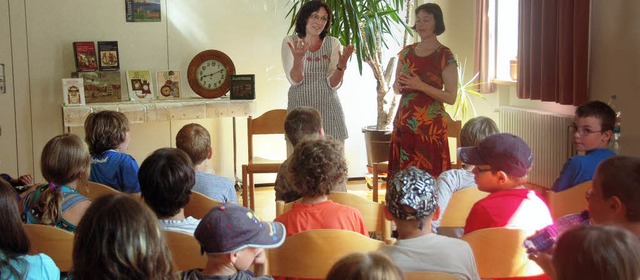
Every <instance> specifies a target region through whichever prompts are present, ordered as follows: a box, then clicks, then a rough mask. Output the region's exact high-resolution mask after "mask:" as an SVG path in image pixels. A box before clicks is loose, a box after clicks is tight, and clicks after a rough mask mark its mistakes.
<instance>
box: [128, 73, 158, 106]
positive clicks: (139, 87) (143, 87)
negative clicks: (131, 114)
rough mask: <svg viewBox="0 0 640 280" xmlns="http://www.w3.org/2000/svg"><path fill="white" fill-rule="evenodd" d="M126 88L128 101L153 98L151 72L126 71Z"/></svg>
mask: <svg viewBox="0 0 640 280" xmlns="http://www.w3.org/2000/svg"><path fill="white" fill-rule="evenodd" d="M127 86H128V88H129V99H131V100H151V99H154V98H155V96H154V95H153V90H152V83H151V71H149V70H129V71H127Z"/></svg>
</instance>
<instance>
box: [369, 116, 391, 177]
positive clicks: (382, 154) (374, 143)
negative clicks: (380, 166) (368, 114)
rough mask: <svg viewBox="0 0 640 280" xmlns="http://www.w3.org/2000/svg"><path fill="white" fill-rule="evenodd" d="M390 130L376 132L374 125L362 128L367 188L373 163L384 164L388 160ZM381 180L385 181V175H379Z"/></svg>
mask: <svg viewBox="0 0 640 280" xmlns="http://www.w3.org/2000/svg"><path fill="white" fill-rule="evenodd" d="M391 132H392V130H390V129H389V130H378V129H377V128H376V126H375V125H370V126H366V127H364V128H362V133H364V142H365V146H366V148H367V171H368V174H367V176H365V180H366V181H367V186H369V187H371V182H370V181H371V180H372V178H371V175H370V174H371V173H372V172H373V171H372V167H373V163H374V162H375V163H377V162H384V161H388V160H389V143H390V142H391ZM381 175H382V176H380V177H381V178H385V179H386V174H381Z"/></svg>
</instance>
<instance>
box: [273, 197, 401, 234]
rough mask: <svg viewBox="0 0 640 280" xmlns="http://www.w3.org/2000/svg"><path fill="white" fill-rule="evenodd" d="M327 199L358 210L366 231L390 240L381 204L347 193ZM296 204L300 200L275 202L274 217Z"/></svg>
mask: <svg viewBox="0 0 640 280" xmlns="http://www.w3.org/2000/svg"><path fill="white" fill-rule="evenodd" d="M329 199H330V200H332V201H333V202H335V203H338V204H342V205H347V206H351V207H354V208H356V209H358V210H360V214H362V219H363V220H364V226H365V227H366V228H367V231H370V232H381V233H382V240H389V239H391V222H390V221H389V220H387V219H386V218H385V216H384V208H385V205H384V204H383V203H377V202H373V201H371V200H368V199H365V198H363V197H360V196H358V195H356V194H352V193H348V192H332V193H331V194H330V195H329ZM298 202H300V200H296V201H293V202H290V203H284V201H281V200H280V201H276V217H278V216H280V215H281V214H282V213H284V212H287V211H289V210H291V208H292V207H293V203H298Z"/></svg>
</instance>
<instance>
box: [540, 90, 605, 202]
mask: <svg viewBox="0 0 640 280" xmlns="http://www.w3.org/2000/svg"><path fill="white" fill-rule="evenodd" d="M615 121H616V113H615V111H613V109H611V107H609V105H607V104H605V103H604V102H602V101H590V102H587V103H584V104H582V105H580V106H578V108H577V109H576V116H575V120H574V123H573V128H574V130H573V145H574V146H575V148H576V150H577V151H579V152H584V155H577V156H574V157H572V158H570V159H569V160H568V161H567V163H565V164H564V166H563V167H562V171H560V177H558V179H556V181H555V182H554V183H553V186H552V188H551V189H552V190H553V191H554V192H559V191H563V190H566V189H568V188H571V187H573V186H575V185H577V184H580V183H582V182H586V181H590V180H591V179H592V178H593V174H594V173H595V171H596V167H597V166H598V164H599V163H600V162H601V161H603V160H605V159H607V158H609V157H612V156H614V155H615V153H614V152H612V151H611V150H609V149H607V147H608V145H609V140H610V139H611V135H613V126H614V124H615Z"/></svg>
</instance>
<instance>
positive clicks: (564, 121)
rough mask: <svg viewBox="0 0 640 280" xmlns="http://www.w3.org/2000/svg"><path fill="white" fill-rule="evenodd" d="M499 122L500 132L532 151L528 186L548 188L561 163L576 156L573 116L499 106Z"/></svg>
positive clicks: (558, 173) (555, 176) (558, 172)
mask: <svg viewBox="0 0 640 280" xmlns="http://www.w3.org/2000/svg"><path fill="white" fill-rule="evenodd" d="M499 120H500V121H499V125H498V127H499V128H500V131H501V132H508V133H511V134H514V135H517V136H519V137H520V138H522V139H524V141H525V142H527V143H528V144H529V146H530V147H531V150H532V151H533V156H534V161H533V166H532V168H531V171H530V172H529V183H531V184H534V185H538V186H542V187H547V188H550V187H551V185H553V182H554V181H555V179H556V178H557V177H558V175H560V170H561V169H562V166H563V165H564V163H565V162H566V161H567V159H569V158H570V157H571V156H573V155H574V154H575V150H574V148H573V144H572V140H573V135H572V132H571V128H570V127H571V125H572V123H573V116H571V115H560V114H555V113H550V112H545V111H538V110H530V109H523V108H517V107H509V106H501V107H500V108H499Z"/></svg>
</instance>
